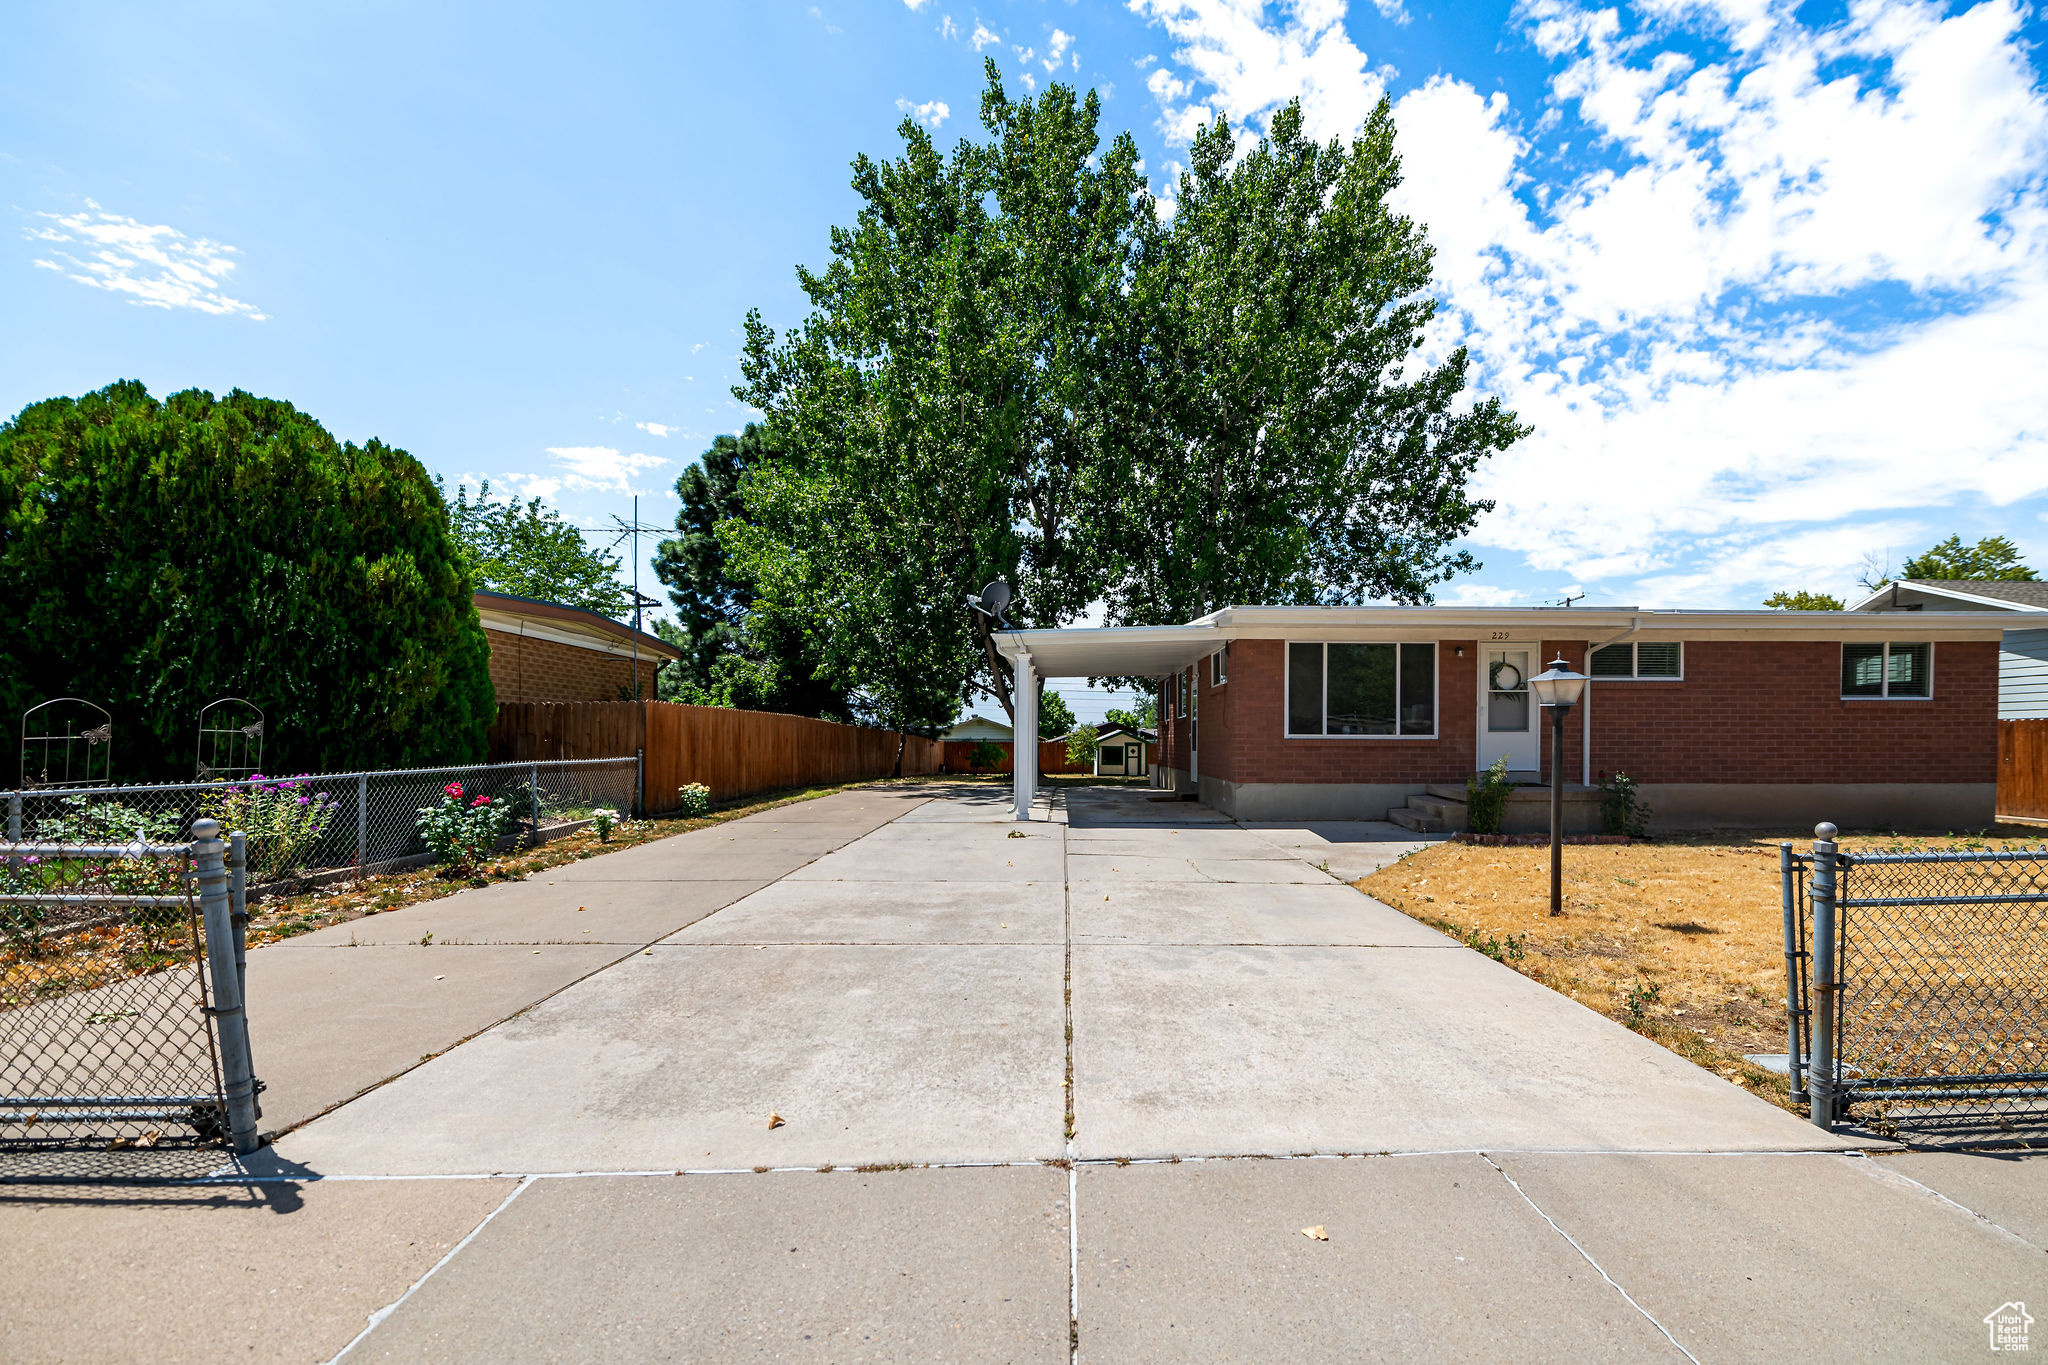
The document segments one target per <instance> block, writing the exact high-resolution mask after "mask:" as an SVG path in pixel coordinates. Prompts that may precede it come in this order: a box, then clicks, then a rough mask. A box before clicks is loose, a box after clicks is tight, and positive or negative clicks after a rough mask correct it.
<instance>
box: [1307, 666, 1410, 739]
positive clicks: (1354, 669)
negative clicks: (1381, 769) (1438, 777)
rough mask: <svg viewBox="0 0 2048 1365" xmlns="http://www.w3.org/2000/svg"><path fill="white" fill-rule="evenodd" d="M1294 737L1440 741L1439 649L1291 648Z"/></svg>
mask: <svg viewBox="0 0 2048 1365" xmlns="http://www.w3.org/2000/svg"><path fill="white" fill-rule="evenodd" d="M1287 733H1288V734H1289V735H1290V736H1303V735H1325V736H1339V737H1344V738H1412V739H1432V738H1434V737H1435V736H1436V646H1435V645H1434V644H1400V645H1397V644H1364V645H1360V644H1306V643H1290V644H1289V645H1288V646H1287Z"/></svg>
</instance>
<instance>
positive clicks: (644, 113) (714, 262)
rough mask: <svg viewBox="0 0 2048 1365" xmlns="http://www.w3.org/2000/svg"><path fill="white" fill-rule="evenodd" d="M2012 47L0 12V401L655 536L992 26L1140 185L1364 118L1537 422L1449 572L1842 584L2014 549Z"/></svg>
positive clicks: (1750, 9) (1705, 35) (1644, 31)
mask: <svg viewBox="0 0 2048 1365" xmlns="http://www.w3.org/2000/svg"><path fill="white" fill-rule="evenodd" d="M2044 39H2048V23H2044V20H2043V19H2042V17H2041V15H2040V13H2039V11H2038V10H2037V9H2035V8H2034V7H2031V6H2021V5H2016V4H2011V3H2006V2H2005V0H1985V3H1981V4H1976V5H1965V4H1950V5H1943V4H1938V3H1934V4H1910V3H1885V2H1882V0H1863V2H1861V3H1855V4H1785V3H1770V2H1769V0H1720V2H1719V3H1709V4H1687V3H1676V2H1674V0H1655V3H1649V4H1643V5H1635V6H1622V7H1619V8H1617V9H1603V8H1599V7H1594V6H1581V5H1577V4H1572V3H1567V0H1531V2H1530V3H1520V4H1500V3H1459V4H1457V5H1437V6H1431V5H1428V4H1423V3H1416V2H1415V0H1357V3H1353V4H1350V5H1349V6H1346V5H1345V4H1343V3H1341V2H1340V0H1297V2H1296V3H1292V4H1268V5H1261V4H1256V3H1250V0H1243V2H1241V3H1232V0H1132V2H1131V3H1129V4H1122V3H1106V4H1105V3H1093V2H1092V0H1075V2H1074V3H1066V2H1065V0H1014V2H1012V3H1004V0H984V2H979V3H963V0H917V3H914V4H907V3H905V0H817V3H815V4H812V3H808V0H804V2H796V0H754V3H750V4H747V5H701V6H687V5H667V6H657V5H646V6H631V5H608V6H607V5H585V6H576V7H551V8H541V7H536V6H530V5H502V4H501V5H495V6H490V7H483V6H475V7H463V6H458V5H443V6H418V5H396V4H386V5H378V4H354V5H349V6H345V7H344V6H296V7H283V6H258V5H240V6H236V5H189V6H178V5H171V4H146V5H145V4H136V5H127V6H122V5H97V4H86V3H66V4H39V3H25V2H24V0H15V3H13V4H10V5H8V6H7V7H6V8H5V10H4V13H0V190H4V193H0V202H4V203H5V205H6V212H7V215H8V219H9V221H8V222H7V224H6V231H5V232H0V317H4V318H5V320H6V323H7V325H6V326H5V327H4V328H0V410H4V411H5V412H7V413H12V412H14V411H17V410H19V409H20V408H21V407H22V406H23V405H25V404H27V403H29V402H32V401H35V400H36V399H39V398H43V397H47V396H50V395H52V394H75V393H78V392H81V391H83V390H86V389H89V388H94V387H97V386H99V385H101V384H104V383H107V382H109V381H111V380H113V379H116V378H139V379H142V380H143V381H145V382H146V383H147V384H148V385H149V386H150V388H151V389H152V391H154V392H157V393H160V394H161V393H167V392H171V391H173V390H176V389H179V388H184V387H188V386H194V385H197V386H201V387H206V388H210V389H213V390H215V391H216V392H221V391H225V390H227V389H230V388H234V387H241V388H246V389H249V390H252V391H254V392H257V393H262V394H266V395H271V396H276V397H283V398H289V399H290V400H292V401H293V402H295V403H297V404H298V405H299V406H301V407H302V408H304V409H306V410H307V411H309V412H311V413H313V414H314V415H315V416H317V417H318V418H319V419H320V420H321V421H323V422H324V423H326V424H327V425H328V426H329V428H330V429H332V430H333V431H334V432H336V433H337V434H338V435H340V436H343V437H346V438H351V439H357V440H360V439H364V438H367V437H370V436H373V435H374V436H379V437H382V438H383V439H385V440H387V441H390V442H392V443H394V444H397V445H401V446H403V447H405V448H406V449H408V450H410V451H412V452H413V453H414V454H415V455H417V456H419V457H420V458H421V459H422V460H423V461H424V462H425V463H426V464H427V465H428V467H429V468H431V469H433V470H435V471H437V472H440V473H442V474H444V475H446V476H447V477H449V478H450V479H451V480H453V479H461V478H470V479H477V478H481V477H485V476H488V477H490V478H491V479H492V481H493V484H494V486H495V487H496V488H498V489H501V490H506V491H510V490H515V489H517V490H526V491H530V492H535V493H539V494H541V495H544V496H547V497H549V498H551V499H552V500H554V501H555V502H556V503H558V504H559V505H560V506H561V507H562V509H563V510H564V512H565V513H566V514H568V515H569V516H570V517H571V518H573V519H575V520H577V521H578V522H582V523H595V522H597V521H599V520H601V519H603V518H605V517H607V516H610V515H612V514H614V513H622V512H624V511H626V510H627V507H628V505H629V500H630V497H631V494H632V493H633V492H634V491H639V492H640V493H641V494H642V507H641V510H642V516H643V518H644V519H645V520H648V521H652V522H666V521H668V520H669V519H671V518H672V517H673V515H674V510H675V503H674V499H673V494H672V492H671V491H670V485H671V484H672V483H673V480H674V478H675V475H676V473H677V471H678V470H679V469H680V468H681V467H682V466H683V465H684V464H686V463H687V462H688V461H689V460H690V459H692V458H693V457H694V456H695V455H696V454H697V453H698V452H699V451H700V450H701V449H702V448H703V446H704V444H705V443H706V442H707V441H708V439H709V438H710V437H712V436H714V435H716V434H718V433H720V432H724V431H729V430H734V429H736V427H737V426H738V425H739V423H740V422H742V421H743V420H744V418H745V413H744V411H743V410H742V409H741V408H739V407H738V405H736V404H735V403H734V402H733V400H732V398H731V396H730V395H729V393H728V392H727V389H728V387H729V385H730V384H731V383H732V382H733V380H734V378H735V377H736V370H735V364H734V352H735V350H736V349H737V345H738V333H739V327H740V323H741V320H742V318H743V317H744V316H745V313H746V310H747V309H748V308H749V307H759V308H760V309H761V310H762V311H763V313H764V315H765V316H766V317H767V318H768V320H769V321H770V322H771V323H773V324H775V325H777V326H784V325H787V324H788V323H790V322H792V321H794V320H796V319H797V318H798V316H799V309H800V306H801V302H802V300H801V296H800V295H799V293H798V292H797V290H796V287H795V284H794V279H793V268H794V266H795V265H796V264H797V263H798V262H807V263H811V264H817V263H819V262H821V261H822V260H823V258H824V256H825V254H826V241H827V234H828V231H829V228H830V227H831V225H833V224H835V223H845V222H847V221H849V220H850V218H851V216H852V212H853V200H852V195H851V192H850V191H849V190H848V188H847V165H848V162H849V161H850V160H851V159H852V158H853V156H854V155H855V154H856V153H858V152H862V151H866V152H869V153H870V154H887V153H889V152H890V151H891V150H892V149H893V148H895V147H896V146H897V145H898V143H897V137H896V133H895V127H896V125H897V123H898V122H899V121H900V119H902V118H903V117H904V116H905V114H906V113H908V114H910V115H912V116H915V117H920V118H922V119H924V120H925V121H926V122H928V123H932V124H934V125H935V126H936V127H937V129H938V132H939V134H940V136H941V138H942V139H946V138H948V137H949V136H950V135H952V134H955V133H960V134H965V133H969V132H971V131H974V111H975V108H976V98H977V92H978V90H979V88H980V83H981V58H982V57H983V56H984V55H989V56H994V57H995V58H996V59H997V60H998V62H999V63H1000V64H1001V65H1002V67H1003V69H1004V71H1005V73H1006V75H1007V76H1009V77H1010V79H1011V80H1012V81H1013V83H1014V84H1013V88H1015V87H1016V85H1021V83H1022V82H1023V79H1024V78H1025V77H1026V76H1027V75H1028V76H1029V78H1030V79H1031V81H1032V82H1034V83H1035V84H1036V85H1037V86H1038V87H1039V88H1043V86H1044V84H1045V83H1046V82H1048V81H1050V80H1055V79H1057V80H1061V81H1065V82H1067V83H1070V84H1081V85H1089V86H1093V87H1096V88H1098V89H1100V90H1101V91H1102V92H1103V94H1104V97H1105V104H1104V110H1105V125H1106V130H1107V131H1108V132H1110V133H1114V132H1115V131H1118V130H1121V129H1125V128H1128V129H1129V130H1131V131H1132V132H1133V133H1134V134H1135V135H1136V137H1137V139H1138V142H1139V145H1140V147H1141V148H1142V149H1143V151H1144V154H1145V157H1146V161H1147V166H1148V170H1149V172H1150V174H1151V176H1152V178H1153V182H1154V185H1155V188H1157V189H1158V190H1159V191H1160V192H1161V194H1162V196H1170V188H1171V183H1172V181H1171V177H1172V173H1173V170H1174V168H1175V166H1176V165H1177V161H1178V159H1179V158H1181V157H1183V156H1184V155H1185V148H1186V141H1187V133H1188V131H1189V129H1190V128H1191V127H1192V126H1193V124H1194V122H1195V121H1197V120H1199V119H1201V118H1203V117H1207V116H1209V115H1211V114H1213V113H1216V112H1223V113H1227V114H1228V115H1230V117H1231V118H1232V119H1233V121H1235V122H1238V123H1242V124H1248V125H1249V126H1251V127H1253V128H1257V127H1259V126H1260V125H1261V124H1262V123H1263V121H1264V120H1265V119H1266V118H1268V117H1270V115H1271V113H1272V112H1273V111H1274V110H1275V109H1276V108H1278V107H1279V106H1280V105H1281V104H1282V103H1284V102H1285V101H1286V100H1287V99H1289V98H1293V97H1296V96H1299V97H1301V98H1302V99H1303V101H1304V107H1305V109H1306V111H1307V113H1308V116H1309V120H1310V125H1311V127H1312V128H1314V129H1316V130H1317V131H1318V132H1319V133H1321V134H1323V135H1326V136H1327V135H1341V134H1343V133H1345V132H1347V131H1349V130H1350V129H1351V128H1353V127H1355V126H1356V124H1357V122H1358V120H1359V119H1360V118H1361V117H1362V116H1363V115H1364V113H1365V112H1366V111H1367V110H1369V109H1370V107H1371V106H1372V103H1373V102H1374V101H1375V100H1376V99H1378V98H1379V97H1380V95H1381V94H1383V93H1384V94H1385V95H1387V96H1388V97H1390V98H1391V99H1393V100H1394V101H1395V110H1396V118H1397V122H1398V124H1399V127H1400V137H1401V146H1402V150H1403V153H1404V156H1405V157H1406V159H1407V173H1408V179H1407V183H1406V184H1405V185H1404V187H1403V190H1402V194H1403V197H1404V204H1405V206H1406V207H1407V208H1408V210H1409V211H1410V212H1413V213H1415V214H1416V215H1417V216H1418V217H1419V218H1421V219H1422V220H1423V221H1424V222H1426V223H1427V224H1428V225H1429V228H1430V231H1431V235H1432V239H1433V240H1434V241H1435V242H1436V244H1437V246H1438V249H1439V257H1438V285H1439V290H1440V293H1441V295H1442V298H1443V303H1444V307H1443V311H1442V314H1441V317H1440V320H1439V325H1438V328H1437V330H1436V333H1435V334H1434V335H1433V336H1432V338H1431V346H1432V349H1435V350H1439V351H1440V350H1442V349H1443V348H1446V347H1449V346H1451V345H1455V344H1460V343H1463V344H1466V345H1469V346H1470V347H1471V348H1472V350H1473V353H1474V356H1475V358H1476V360H1477V362H1478V369H1477V374H1478V378H1479V380H1480V384H1481V387H1482V389H1483V391H1485V392H1491V393H1499V394H1501V395H1503V396H1504V397H1505V398H1506V399H1507V400H1508V401H1509V402H1510V403H1511V404H1512V405H1513V406H1515V407H1516V408H1517V409H1518V410H1519V411H1520V412H1521V413H1522V414H1523V416H1524V417H1525V418H1526V419H1528V420H1529V421H1531V422H1532V423H1534V424H1535V426H1536V427H1537V433H1536V435H1535V436H1534V437H1532V438H1531V439H1530V440H1529V441H1528V442H1526V443H1524V444H1523V445H1522V446H1521V447H1519V448H1518V449H1517V450H1515V451H1513V452H1511V453H1510V454H1508V455H1507V456H1504V457H1502V458H1501V459H1499V460H1497V461H1495V462H1494V463H1493V465H1492V467H1491V468H1489V469H1488V470H1487V471H1486V472H1485V474H1484V476H1483V488H1484V491H1486V492H1487V493H1488V494H1489V495H1491V496H1493V497H1494V498H1495V499H1496V500H1497V501H1498V502H1499V510H1497V511H1496V512H1495V513H1494V514H1493V515H1491V516H1489V517H1488V518H1487V519H1486V520H1485V521H1484V522H1483V523H1482V525H1481V526H1480V527H1479V529H1478V530H1477V532H1476V533H1475V535H1474V537H1473V548H1474V549H1475V551H1476V552H1477V553H1478V555H1479V557H1480V558H1481V559H1482V560H1483V561H1484V562H1485V568H1484V570H1483V571H1482V572H1481V573H1480V574H1478V575H1476V576H1474V577H1473V578H1471V579H1469V580H1464V581H1461V582H1459V583H1456V584H1453V585H1451V586H1450V587H1449V588H1447V589H1446V590H1445V591H1444V592H1443V594H1442V595H1441V596H1442V600H1445V601H1464V602H1474V603H1503V604H1504V603H1516V602H1531V601H1542V600H1546V599H1550V600H1554V599H1555V598H1557V597H1558V596H1560V595H1562V594H1564V593H1565V592H1567V591H1583V592H1586V593H1588V594H1590V597H1591V600H1593V601H1597V602H1625V603H1640V604H1643V605H1661V606H1748V605H1753V604H1755V603H1756V602H1757V601H1758V600H1759V599H1760V598H1761V596H1762V595H1763V594H1765V593H1767V592H1768V591H1770V590H1771V589H1772V588H1775V587H1779V586H1806V587H1812V588H1826V589H1832V590H1834V591H1836V592H1838V593H1844V592H1848V591H1851V590H1852V589H1853V585H1854V581H1855V579H1856V577H1857V575H1858V573H1859V571H1860V570H1861V569H1862V566H1863V560H1864V558H1865V556H1866V555H1871V554H1876V555H1879V556H1883V555H1885V554H1886V553H1889V554H1890V555H1891V556H1893V558H1894V559H1895V560H1896V559H1897V558H1900V557H1903V556H1904V555H1905V554H1908V553H1911V552H1913V551H1916V550H1918V549H1920V548H1924V547H1925V546H1926V545H1927V544H1929V543H1931V542H1932V541H1934V540H1936V539H1938V538H1939V537H1941V536H1943V535H1946V534H1947V533H1949V532H1950V531H1952V530H1953V531H1960V532H1962V533H1963V534H1964V535H1965V536H1966V537H1969V538H1973V539H1974V538H1975V537H1976V536H1978V535H1981V534H1985V533H1988V532H1993V531H1997V532H2002V533H2004V534H2007V535H2010V536H2012V537H2013V538H2014V539H2015V540H2016V541H2018V542H2019V544H2020V545H2021V547H2022V548H2023V549H2024V550H2025V551H2026V552H2027V553H2028V554H2029V555H2030V556H2031V557H2032V559H2033V562H2034V563H2035V564H2036V565H2037V566H2039V567H2041V568H2043V569H2044V570H2048V520H2044V518H2048V91H2044V78H2043V69H2044V68H2043V62H2044V58H2043V55H2042V51H2043V49H2042V44H2043V41H2044ZM643 586H645V583H644V580H643ZM1080 709H1081V710H1082V713H1083V715H1084V717H1085V716H1087V715H1089V714H1090V712H1091V711H1092V710H1094V709H1095V708H1094V707H1091V706H1088V705H1085V704H1084V705H1083V706H1082V707H1081V708H1080Z"/></svg>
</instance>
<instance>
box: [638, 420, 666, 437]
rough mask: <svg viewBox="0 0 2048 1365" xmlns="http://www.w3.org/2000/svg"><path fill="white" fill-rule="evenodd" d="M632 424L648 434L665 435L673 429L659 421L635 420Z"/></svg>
mask: <svg viewBox="0 0 2048 1365" xmlns="http://www.w3.org/2000/svg"><path fill="white" fill-rule="evenodd" d="M633 425H634V426H636V427H638V428H640V430H642V431H644V432H646V433H647V434H648V435H649V436H667V435H668V434H670V433H671V432H673V431H674V430H675V428H674V427H672V426H667V425H665V424H663V423H661V422H635V423H633Z"/></svg>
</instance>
